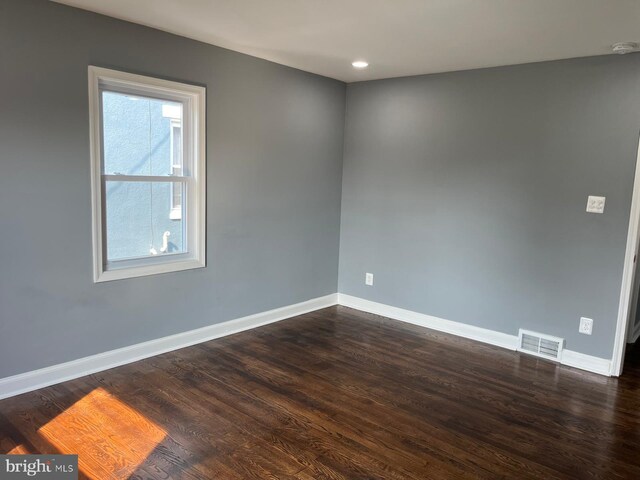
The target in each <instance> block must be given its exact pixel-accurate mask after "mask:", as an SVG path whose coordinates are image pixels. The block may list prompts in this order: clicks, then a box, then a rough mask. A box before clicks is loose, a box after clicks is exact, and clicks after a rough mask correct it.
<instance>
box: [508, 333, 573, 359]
mask: <svg viewBox="0 0 640 480" xmlns="http://www.w3.org/2000/svg"><path fill="white" fill-rule="evenodd" d="M563 347H564V339H563V338H558V337H552V336H551V335H544V334H542V333H536V332H531V331H529V330H522V329H520V331H519V333H518V351H519V352H523V353H529V354H531V355H535V356H537V357H542V358H548V359H549V360H555V361H556V362H559V361H560V359H561V358H562V348H563Z"/></svg>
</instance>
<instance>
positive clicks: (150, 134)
mask: <svg viewBox="0 0 640 480" xmlns="http://www.w3.org/2000/svg"><path fill="white" fill-rule="evenodd" d="M102 112H103V113H102V125H103V127H102V128H103V145H104V146H103V148H104V154H103V158H104V160H103V162H104V173H105V174H107V175H115V176H117V175H139V176H169V175H171V176H181V175H182V147H181V145H182V140H181V139H182V128H181V117H182V105H180V104H176V103H172V102H167V101H162V100H155V99H150V98H144V97H136V96H131V95H126V94H122V93H115V92H109V91H105V92H102ZM145 180H146V179H145V178H141V179H140V181H126V182H122V181H118V180H117V179H113V180H107V182H106V227H107V261H113V260H121V259H126V258H137V257H146V256H149V255H158V254H160V253H174V252H183V251H184V248H183V238H184V231H183V223H182V220H181V219H182V206H181V203H182V202H181V190H180V187H181V185H180V184H179V183H178V184H177V182H167V181H165V182H163V181H145Z"/></svg>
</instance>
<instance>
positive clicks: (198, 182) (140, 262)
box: [88, 66, 206, 282]
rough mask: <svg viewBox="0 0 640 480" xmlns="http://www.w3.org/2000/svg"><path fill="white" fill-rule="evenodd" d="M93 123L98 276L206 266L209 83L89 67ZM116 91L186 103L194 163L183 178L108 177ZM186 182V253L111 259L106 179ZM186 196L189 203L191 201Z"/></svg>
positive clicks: (186, 155)
mask: <svg viewBox="0 0 640 480" xmlns="http://www.w3.org/2000/svg"><path fill="white" fill-rule="evenodd" d="M88 73H89V121H90V137H91V138H90V142H91V144H90V147H91V180H92V181H91V207H92V217H93V232H92V233H93V235H92V238H93V280H94V282H105V281H110V280H118V279H122V278H132V277H141V276H146V275H154V274H158V273H167V272H177V271H180V270H188V269H192V268H202V267H204V266H205V264H206V259H205V254H206V252H205V250H206V249H205V221H206V220H205V218H206V217H205V208H206V207H205V205H206V198H205V195H206V172H205V168H206V159H205V158H206V157H205V156H206V125H205V116H206V115H205V108H206V107H205V105H206V104H205V94H206V90H205V88H204V87H199V86H195V85H189V84H185V83H178V82H172V81H168V80H162V79H158V78H153V77H147V76H143V75H135V74H131V73H126V72H120V71H117V70H110V69H106V68H101V67H95V66H89V72H88ZM102 91H113V92H117V93H125V94H130V95H140V96H145V97H151V98H157V99H161V100H168V101H172V102H179V103H181V104H182V106H183V116H182V117H183V134H182V135H183V137H182V138H183V158H182V162H183V163H182V165H183V169H184V170H187V169H186V168H184V166H187V165H188V166H189V167H190V168H189V169H188V170H190V171H185V172H183V175H184V176H183V177H176V176H166V177H165V176H155V177H152V176H137V175H120V174H117V175H111V174H108V175H106V174H105V173H104V172H103V152H102V143H103V142H102V104H101V103H102V102H101V92H102ZM145 179H147V180H150V181H162V182H181V183H182V185H183V188H182V195H183V198H182V202H183V203H186V205H185V206H184V212H185V217H186V219H183V221H185V222H186V227H185V232H184V233H185V237H186V242H185V244H186V253H180V254H167V255H156V256H150V257H143V258H135V259H126V260H118V261H113V262H107V256H106V246H107V245H106V231H105V215H104V211H105V202H106V200H105V196H104V190H105V189H104V185H105V181H106V180H117V181H145ZM185 199H186V202H185Z"/></svg>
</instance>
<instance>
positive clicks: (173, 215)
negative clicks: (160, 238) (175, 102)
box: [169, 118, 184, 220]
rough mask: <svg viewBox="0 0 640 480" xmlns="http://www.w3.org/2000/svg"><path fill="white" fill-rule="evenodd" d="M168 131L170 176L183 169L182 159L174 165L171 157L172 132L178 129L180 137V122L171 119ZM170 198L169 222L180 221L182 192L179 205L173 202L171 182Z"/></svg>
mask: <svg viewBox="0 0 640 480" xmlns="http://www.w3.org/2000/svg"><path fill="white" fill-rule="evenodd" d="M169 128H170V130H169V138H170V146H169V151H170V152H171V153H170V155H171V156H170V158H171V165H170V166H169V168H170V169H171V174H172V175H175V170H176V169H180V170H182V169H183V168H184V162H183V159H182V157H180V163H176V159H175V158H174V156H173V153H174V152H175V145H174V130H175V129H176V128H178V129H179V131H180V133H181V135H182V121H180V122H178V121H177V120H176V119H173V118H172V119H171V122H170V127H169ZM170 196H171V199H170V200H169V209H170V210H169V218H170V219H171V220H181V219H182V198H183V197H184V195H183V193H182V190H180V203H176V202H175V197H176V182H171V192H170Z"/></svg>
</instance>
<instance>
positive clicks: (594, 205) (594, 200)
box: [587, 195, 606, 213]
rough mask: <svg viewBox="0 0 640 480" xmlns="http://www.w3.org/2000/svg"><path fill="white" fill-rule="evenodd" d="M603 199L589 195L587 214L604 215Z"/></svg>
mask: <svg viewBox="0 0 640 480" xmlns="http://www.w3.org/2000/svg"><path fill="white" fill-rule="evenodd" d="M605 200H606V198H605V197H596V196H594V195H589V198H588V199H587V212H589V213H604V201H605Z"/></svg>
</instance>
